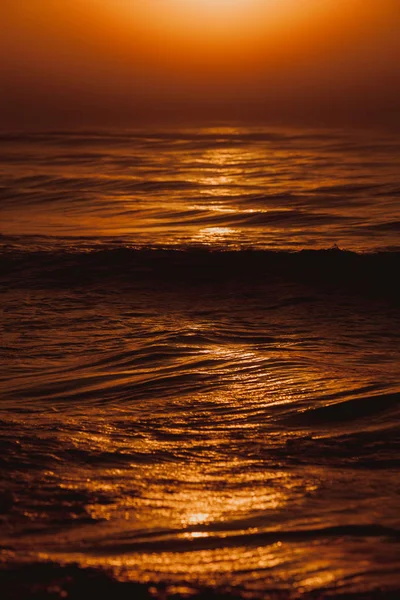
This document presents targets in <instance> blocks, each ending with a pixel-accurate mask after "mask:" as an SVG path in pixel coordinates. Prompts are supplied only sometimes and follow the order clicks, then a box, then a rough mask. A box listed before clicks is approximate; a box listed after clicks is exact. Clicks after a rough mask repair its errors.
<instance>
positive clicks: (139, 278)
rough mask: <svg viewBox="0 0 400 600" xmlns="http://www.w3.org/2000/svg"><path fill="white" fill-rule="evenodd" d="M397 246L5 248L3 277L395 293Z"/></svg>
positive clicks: (18, 281) (32, 281) (23, 282)
mask: <svg viewBox="0 0 400 600" xmlns="http://www.w3.org/2000/svg"><path fill="white" fill-rule="evenodd" d="M399 267H400V252H376V253H370V254H367V253H366V254H357V253H354V252H349V251H342V250H339V249H336V248H333V249H327V250H303V251H300V252H284V251H281V252H274V251H255V250H248V251H246V250H242V251H211V250H203V249H200V250H197V249H190V248H187V249H182V250H169V249H133V248H126V247H119V248H105V249H100V250H92V251H84V252H82V251H81V252H77V251H53V252H52V251H47V252H46V251H37V252H26V251H18V250H16V249H14V248H13V249H11V250H8V249H7V247H6V248H3V251H2V252H1V254H0V277H1V278H2V279H3V281H7V282H8V284H9V285H10V286H11V287H30V286H34V287H37V286H39V287H40V286H45V287H47V286H50V287H53V286H54V287H64V286H71V285H72V286H93V285H95V286H96V285H106V284H107V283H118V285H120V286H122V287H125V286H129V285H135V284H138V283H140V282H146V283H151V282H153V283H157V284H159V285H167V284H168V283H174V284H175V285H176V284H179V283H181V284H184V285H185V286H188V287H190V286H191V285H193V284H196V285H218V286H220V285H222V284H223V283H224V282H225V283H227V282H236V283H237V284H238V285H240V286H248V285H251V284H262V283H263V284H265V283H274V282H284V281H293V282H296V283H306V284H318V285H319V286H321V285H324V286H326V287H327V288H332V289H333V290H335V289H337V288H338V287H339V288H340V289H341V290H342V291H343V290H346V289H349V290H352V291H357V290H358V291H360V290H366V289H369V290H370V291H372V292H374V293H376V294H378V295H379V294H389V295H395V296H397V273H398V272H399V271H400V269H399Z"/></svg>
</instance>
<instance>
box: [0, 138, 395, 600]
mask: <svg viewBox="0 0 400 600" xmlns="http://www.w3.org/2000/svg"><path fill="white" fill-rule="evenodd" d="M399 231H400V141H399V139H398V138H397V137H395V136H391V135H390V134H383V133H377V132H354V133H349V132H342V131H323V130H319V131H308V130H307V131H306V130H276V129H268V130H265V129H234V128H220V129H217V128H215V129H202V130H187V129H186V130H182V131H178V130H176V131H134V132H132V131H98V132H94V131H87V132H85V131H79V132H76V131H75V132H62V131H60V132H57V131H54V132H37V133H29V134H27V133H25V134H18V133H5V132H3V133H2V134H0V286H1V330H0V331H1V347H0V355H1V358H0V360H1V372H0V589H2V596H1V597H2V598H5V599H8V598H10V599H17V598H18V600H22V599H23V598H43V599H50V598H71V599H74V598H82V599H83V598H85V599H86V598H90V597H92V596H93V597H95V594H100V593H105V594H106V596H107V594H108V596H107V597H109V598H114V599H116V600H117V599H118V598H128V597H129V598H159V599H160V600H161V599H164V600H165V599H166V598H176V599H178V598H188V597H190V596H192V595H194V596H197V597H201V598H208V597H215V598H217V597H218V598H222V597H224V598H233V597H234V598H246V599H247V598H256V599H261V598H271V599H272V598H274V599H278V600H279V599H281V598H282V599H292V598H313V599H316V598H347V597H352V598H364V599H366V598H389V597H390V598H393V599H394V598H399V597H400V575H399V572H400V547H399V542H400V510H399V508H400V472H399V458H400V456H399V448H400V427H399V425H400V379H399V372H400V368H399V367H400V361H399V358H400V344H399V342H400V310H399V306H400V302H399V301H400V294H399V291H398V287H397V286H398V281H399V273H400V269H399V266H400V237H399Z"/></svg>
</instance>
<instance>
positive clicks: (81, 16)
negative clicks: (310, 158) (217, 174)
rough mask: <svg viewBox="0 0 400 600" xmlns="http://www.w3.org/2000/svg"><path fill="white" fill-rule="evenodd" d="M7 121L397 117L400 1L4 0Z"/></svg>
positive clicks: (388, 121) (3, 122)
mask: <svg viewBox="0 0 400 600" xmlns="http://www.w3.org/2000/svg"><path fill="white" fill-rule="evenodd" d="M0 22H1V27H2V34H1V36H0V56H1V58H0V89H1V90H2V93H1V96H0V126H1V127H7V126H9V127H25V126H27V127H39V128H40V127H64V126H70V125H77V126H86V125H88V126H95V125H96V126H97V125H102V126H109V125H122V126H128V127H129V126H137V125H141V124H145V125H147V124H148V123H152V122H154V123H157V124H159V123H162V124H166V125H168V124H170V123H176V122H182V124H192V123H197V122H203V121H204V122H219V121H220V122H222V121H225V122H226V121H231V122H242V123H263V124H264V123H265V124H281V123H284V124H285V123H288V124H290V123H299V124H302V123H304V124H307V125H313V124H315V125H320V124H333V125H342V124H343V125H348V124H355V125H358V124H361V125H368V124H372V125H386V126H389V127H394V126H398V125H399V123H400V117H399V109H398V106H399V100H400V69H399V67H398V65H399V64H400V43H399V41H398V31H399V30H400V29H399V27H400V1H399V0H2V2H1V4H0Z"/></svg>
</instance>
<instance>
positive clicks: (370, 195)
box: [0, 129, 400, 251]
mask: <svg viewBox="0 0 400 600" xmlns="http://www.w3.org/2000/svg"><path fill="white" fill-rule="evenodd" d="M0 163H1V170H0V186H1V187H0V200H1V218H2V224H1V233H3V234H17V235H20V234H35V235H37V234H42V235H53V236H54V235H56V236H58V237H61V236H94V238H95V239H97V238H98V237H99V236H101V237H104V236H110V237H111V238H112V239H113V240H114V242H116V239H118V238H121V239H122V240H123V241H124V243H127V242H130V243H132V244H133V245H135V246H143V245H146V244H147V245H150V246H154V245H158V246H173V247H176V246H178V245H181V246H187V245H191V246H204V245H209V246H212V247H218V248H232V249H239V248H240V249H242V248H254V247H256V248H259V249H273V250H276V249H277V248H279V249H286V250H287V249H303V248H321V247H329V246H332V245H333V244H335V243H336V244H338V245H339V246H340V247H344V248H346V249H348V250H356V251H357V250H367V251H370V250H372V249H388V248H389V249H393V248H397V249H399V238H398V234H399V227H400V217H399V212H400V211H399V197H400V184H399V170H400V142H399V140H398V138H397V137H395V136H388V135H386V136H384V135H381V136H378V135H376V136H371V134H368V135H367V134H361V133H359V134H354V135H353V136H350V135H348V134H340V133H331V132H299V131H296V132H278V131H273V132H271V131H261V132H260V131H251V130H246V131H244V130H229V129H225V130H200V131H196V132H195V131H185V132H169V133H163V134H161V133H158V134H157V133H148V132H141V133H139V132H137V133H136V134H132V133H131V134H129V133H103V134H94V133H91V134H89V133H86V134H85V133H70V134H69V135H67V134H61V133H52V134H31V135H25V136H18V135H10V134H8V135H5V134H4V135H2V136H0Z"/></svg>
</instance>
